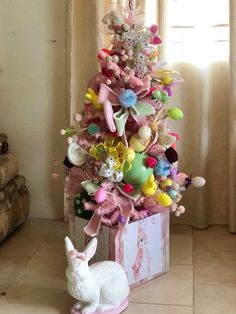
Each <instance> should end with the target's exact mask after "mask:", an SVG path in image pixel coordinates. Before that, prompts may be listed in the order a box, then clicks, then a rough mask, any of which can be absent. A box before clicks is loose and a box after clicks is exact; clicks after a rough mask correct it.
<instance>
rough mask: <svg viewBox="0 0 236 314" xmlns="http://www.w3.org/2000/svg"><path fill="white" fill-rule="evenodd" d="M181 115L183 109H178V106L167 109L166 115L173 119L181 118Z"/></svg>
mask: <svg viewBox="0 0 236 314" xmlns="http://www.w3.org/2000/svg"><path fill="white" fill-rule="evenodd" d="M183 116H184V114H183V111H182V110H180V109H179V108H176V107H174V108H170V109H169V110H168V117H169V118H171V119H173V120H181V119H182V118H183Z"/></svg>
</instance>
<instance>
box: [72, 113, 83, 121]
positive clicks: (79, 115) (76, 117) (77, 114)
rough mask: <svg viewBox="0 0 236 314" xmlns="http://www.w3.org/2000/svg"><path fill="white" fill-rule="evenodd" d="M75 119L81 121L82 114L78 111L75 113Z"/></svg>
mask: <svg viewBox="0 0 236 314" xmlns="http://www.w3.org/2000/svg"><path fill="white" fill-rule="evenodd" d="M74 120H75V121H77V122H80V121H81V120H82V116H81V114H79V113H76V114H75V115H74Z"/></svg>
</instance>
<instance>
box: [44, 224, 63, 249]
mask: <svg viewBox="0 0 236 314" xmlns="http://www.w3.org/2000/svg"><path fill="white" fill-rule="evenodd" d="M68 235H69V224H68V223H66V222H63V221H60V222H58V223H57V224H56V226H54V227H53V229H52V230H51V231H50V233H49V234H48V235H47V238H46V240H45V241H46V242H48V243H59V244H64V238H65V237H66V236H68Z"/></svg>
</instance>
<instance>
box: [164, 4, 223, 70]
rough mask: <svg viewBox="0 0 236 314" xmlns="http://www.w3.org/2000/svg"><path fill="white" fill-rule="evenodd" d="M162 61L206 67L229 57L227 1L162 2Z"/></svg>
mask: <svg viewBox="0 0 236 314" xmlns="http://www.w3.org/2000/svg"><path fill="white" fill-rule="evenodd" d="M166 1H167V5H166V23H167V25H166V37H165V38H164V40H165V44H166V47H167V49H166V52H167V56H166V59H167V60H168V62H176V61H185V62H191V63H195V64H199V65H203V66H204V65H206V64H209V63H211V62H216V61H219V60H227V59H228V56H229V0H217V1H216V0H166Z"/></svg>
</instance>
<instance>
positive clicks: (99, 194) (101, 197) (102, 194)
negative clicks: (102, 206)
mask: <svg viewBox="0 0 236 314" xmlns="http://www.w3.org/2000/svg"><path fill="white" fill-rule="evenodd" d="M106 198H107V191H106V190H105V189H104V188H99V189H98V190H97V191H96V193H95V195H94V199H95V201H96V202H97V203H102V202H104V201H105V199H106Z"/></svg>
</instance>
